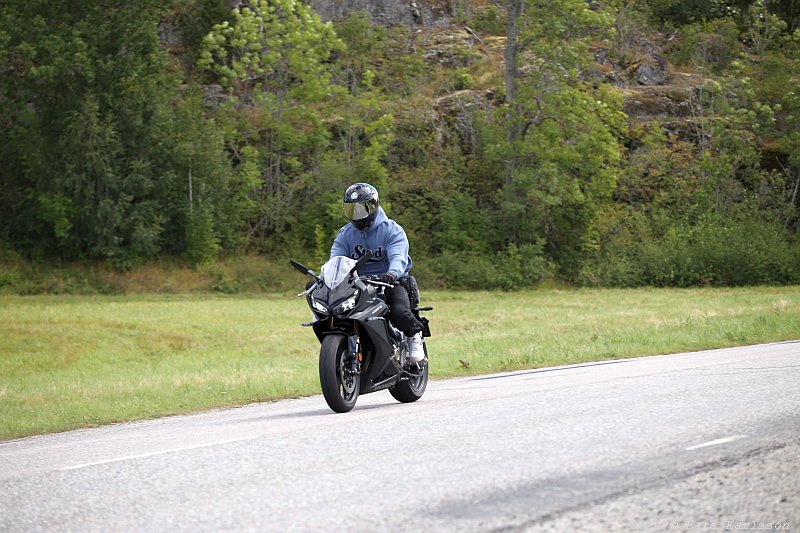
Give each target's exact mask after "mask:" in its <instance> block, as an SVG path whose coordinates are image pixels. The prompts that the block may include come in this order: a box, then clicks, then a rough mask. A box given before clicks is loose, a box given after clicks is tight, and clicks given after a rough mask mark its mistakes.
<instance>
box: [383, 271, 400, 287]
mask: <svg viewBox="0 0 800 533" xmlns="http://www.w3.org/2000/svg"><path fill="white" fill-rule="evenodd" d="M381 281H382V282H384V283H388V284H389V285H394V282H395V281H397V274H395V273H394V272H387V273H386V274H382V275H381Z"/></svg>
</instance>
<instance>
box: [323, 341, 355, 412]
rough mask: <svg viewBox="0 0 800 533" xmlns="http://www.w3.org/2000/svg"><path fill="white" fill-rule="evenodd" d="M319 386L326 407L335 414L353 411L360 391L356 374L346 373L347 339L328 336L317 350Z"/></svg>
mask: <svg viewBox="0 0 800 533" xmlns="http://www.w3.org/2000/svg"><path fill="white" fill-rule="evenodd" d="M319 384H320V386H321V387H322V395H323V396H325V401H326V402H327V403H328V407H330V408H331V409H333V410H334V411H335V412H337V413H346V412H348V411H350V410H352V409H353V407H355V405H356V400H357V399H358V393H359V391H360V390H361V380H360V379H359V376H358V374H352V373H349V372H348V365H347V337H345V336H344V335H328V336H326V337H325V338H324V339H322V347H321V348H320V350H319Z"/></svg>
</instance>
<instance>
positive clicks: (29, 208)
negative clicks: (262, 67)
mask: <svg viewBox="0 0 800 533" xmlns="http://www.w3.org/2000/svg"><path fill="white" fill-rule="evenodd" d="M163 10H164V7H163V5H161V3H160V2H156V1H154V0H146V1H142V2H111V1H103V0H97V1H94V2H84V3H80V4H72V3H56V4H53V3H51V2H44V1H42V0H32V1H30V2H16V3H12V4H8V3H6V4H3V6H2V7H0V49H2V51H0V56H3V58H4V61H3V65H4V67H3V69H4V73H3V76H2V77H0V78H1V79H0V95H2V96H0V102H2V103H1V104H0V105H2V106H3V113H2V117H3V118H2V119H0V120H2V121H3V122H4V123H3V124H2V126H3V127H2V128H1V129H2V132H1V133H0V145H2V146H3V149H2V152H0V158H2V160H1V161H0V166H2V168H3V169H4V171H3V179H4V182H5V183H3V185H4V190H5V191H6V192H7V194H5V195H4V201H2V203H3V204H4V205H1V206H0V211H2V214H0V217H3V220H2V222H3V223H2V224H0V225H1V226H3V227H8V228H10V229H9V230H8V231H9V234H8V235H7V238H9V239H10V240H12V241H13V242H15V243H17V245H18V246H20V247H21V248H22V249H25V250H26V251H28V252H30V253H54V252H57V253H59V254H61V255H63V256H65V257H75V256H81V255H90V256H96V257H97V256H99V257H112V258H124V257H125V256H127V255H133V256H136V255H139V256H142V255H145V256H146V255H152V254H154V253H156V252H158V250H159V249H160V247H161V240H160V235H161V229H162V226H163V223H164V220H165V218H164V212H165V211H166V210H165V209H163V206H162V205H160V200H161V198H160V191H161V187H160V184H159V174H160V168H161V167H162V164H163V163H164V162H165V161H166V154H165V153H164V152H162V151H161V149H160V144H159V142H158V138H159V136H160V135H161V126H162V125H163V123H164V120H165V118H166V117H168V115H169V113H170V106H169V97H170V94H171V93H172V92H173V91H174V88H175V86H176V80H174V79H173V78H172V77H171V76H169V75H168V74H167V70H166V57H165V55H164V53H163V51H162V50H161V48H160V46H159V41H158V35H157V31H156V25H157V22H158V20H159V19H160V17H161V16H162V14H163Z"/></svg>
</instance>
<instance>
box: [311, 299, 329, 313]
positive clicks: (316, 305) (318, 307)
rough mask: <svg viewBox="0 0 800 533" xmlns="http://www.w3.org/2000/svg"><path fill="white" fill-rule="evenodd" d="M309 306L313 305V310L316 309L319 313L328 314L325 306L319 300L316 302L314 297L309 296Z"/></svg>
mask: <svg viewBox="0 0 800 533" xmlns="http://www.w3.org/2000/svg"><path fill="white" fill-rule="evenodd" d="M311 307H313V308H314V310H315V311H318V312H320V313H322V314H324V315H327V314H328V308H327V307H325V306H324V305H322V304H321V303H320V302H318V301H317V300H315V299H314V298H311Z"/></svg>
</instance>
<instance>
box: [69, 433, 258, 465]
mask: <svg viewBox="0 0 800 533" xmlns="http://www.w3.org/2000/svg"><path fill="white" fill-rule="evenodd" d="M259 437H260V435H256V436H254V437H242V438H239V439H229V440H219V441H215V442H207V443H205V444H195V445H194V446H183V447H180V448H170V449H168V450H159V451H156V452H148V453H138V454H136V455H126V456H124V457H115V458H113V459H104V460H103V461H94V462H92V463H83V464H79V465H72V466H65V467H64V468H61V469H60V470H61V471H62V472H63V471H65V470H78V469H81V468H87V467H89V466H97V465H104V464H108V463H119V462H121V461H130V460H132V459H142V458H144V457H153V456H156V455H164V454H167V453H173V452H185V451H188V450H198V449H200V448H210V447H211V446H220V445H222V444H232V443H234V442H244V441H248V440H254V439H257V438H259Z"/></svg>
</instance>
